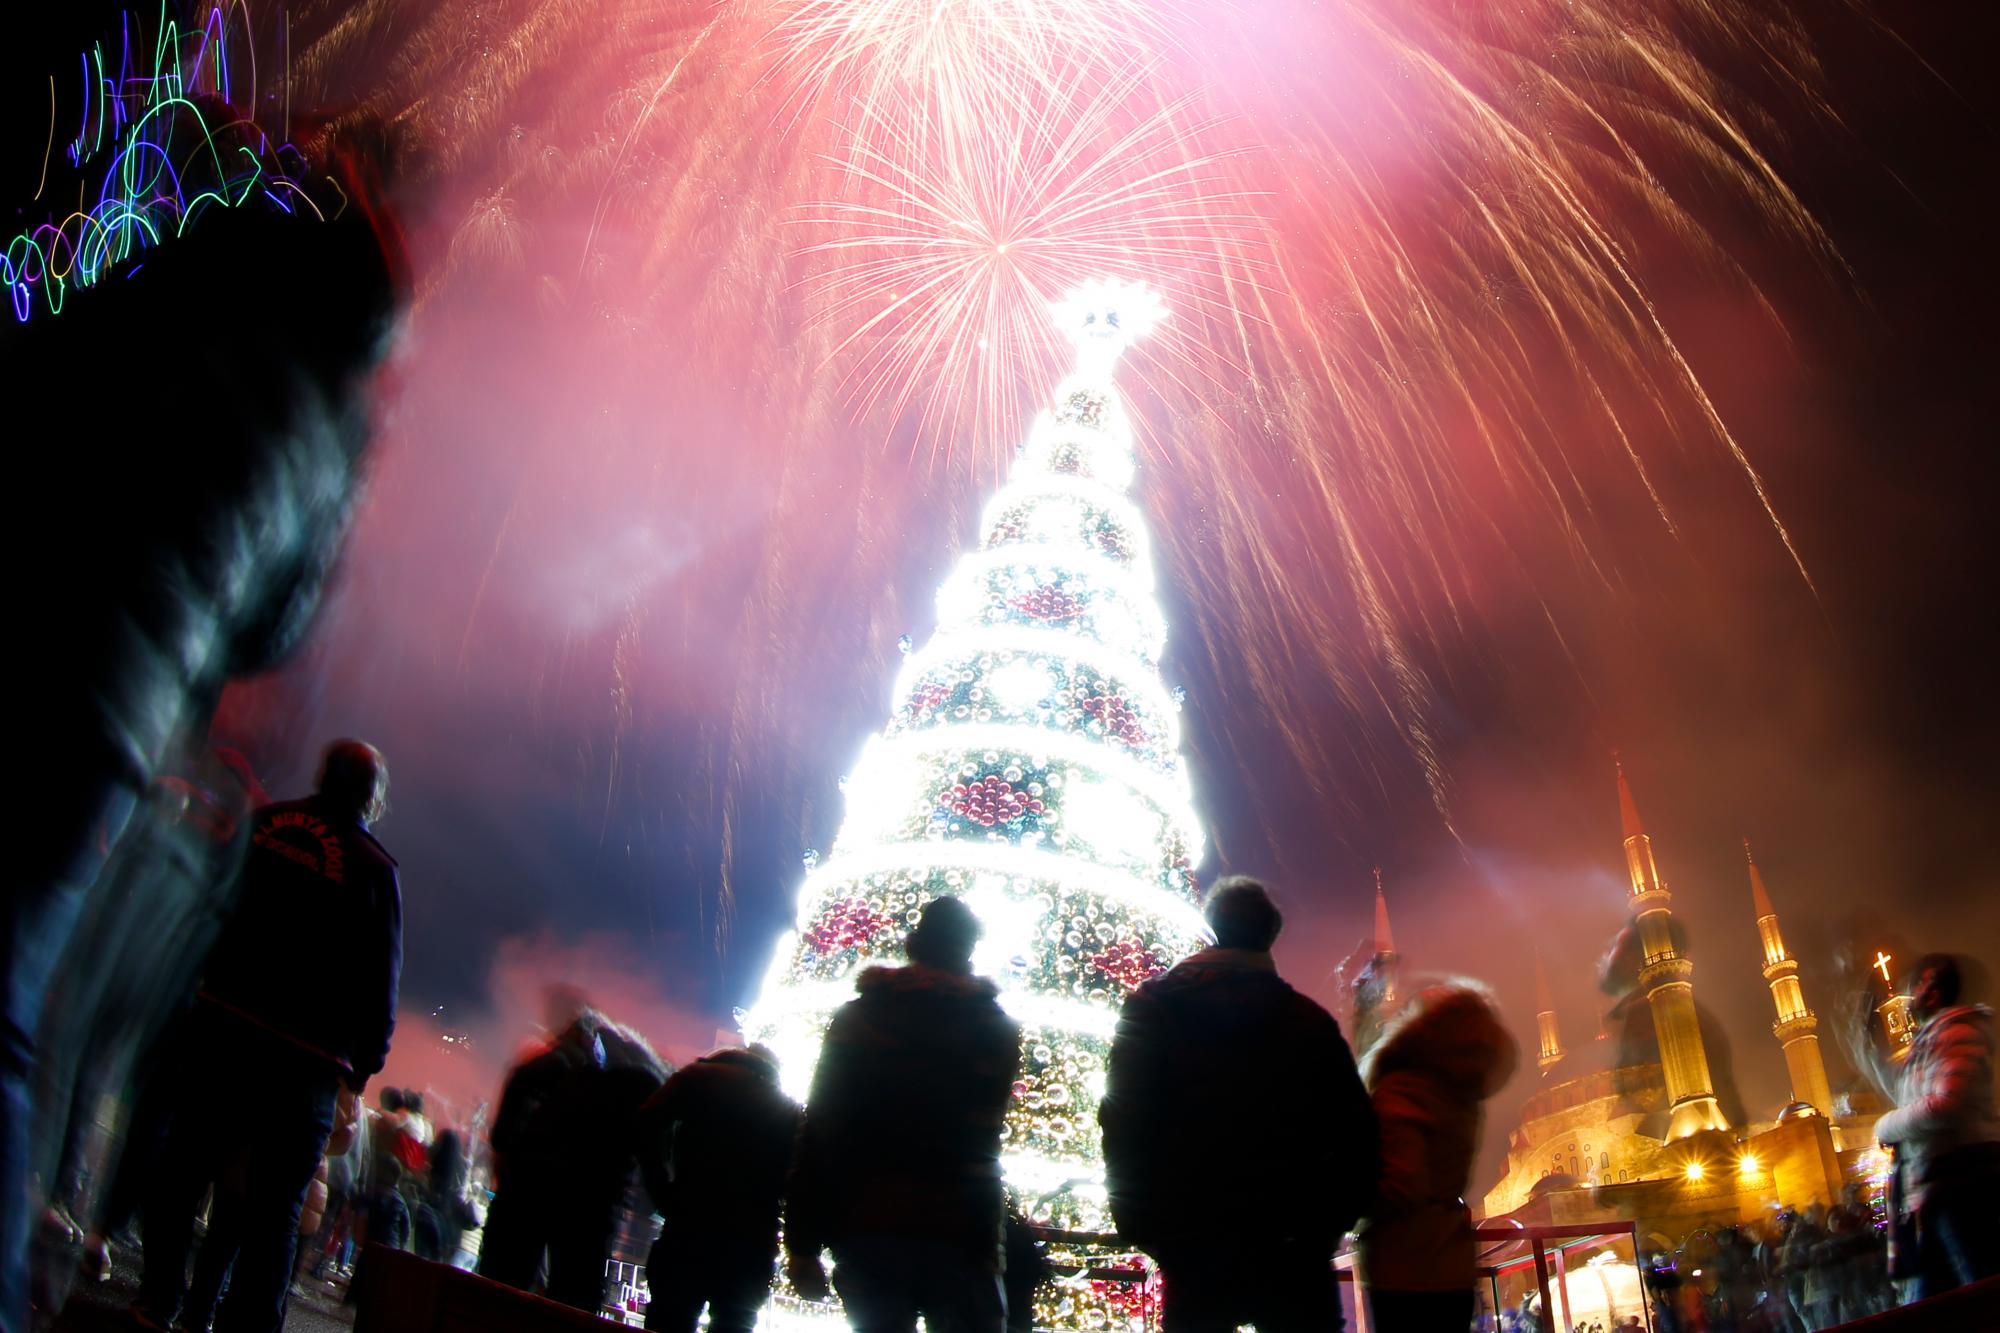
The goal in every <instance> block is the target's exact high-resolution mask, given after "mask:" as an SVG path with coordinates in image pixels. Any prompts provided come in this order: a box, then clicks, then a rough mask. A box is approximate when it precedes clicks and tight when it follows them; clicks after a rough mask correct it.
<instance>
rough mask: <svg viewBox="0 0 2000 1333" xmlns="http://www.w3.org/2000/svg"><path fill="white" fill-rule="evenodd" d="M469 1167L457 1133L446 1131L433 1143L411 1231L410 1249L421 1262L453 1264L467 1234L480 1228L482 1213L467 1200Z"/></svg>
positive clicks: (461, 1139) (461, 1140)
mask: <svg viewBox="0 0 2000 1333" xmlns="http://www.w3.org/2000/svg"><path fill="white" fill-rule="evenodd" d="M470 1165H471V1164H470V1163H469V1162H467V1160H466V1156H465V1140H464V1139H463V1138H462V1137H461V1136H460V1135H459V1133H458V1131H457V1130H455V1129H447V1130H443V1131H441V1132H440V1133H439V1134H438V1136H437V1137H436V1138H435V1139H434V1140H432V1142H431V1147H430V1165H429V1170H428V1171H427V1172H426V1173H425V1177H424V1187H423V1193H422V1196H421V1199H420V1201H419V1203H418V1205H417V1207H416V1209H415V1210H414V1211H415V1216H414V1217H413V1219H412V1221H411V1227H410V1248H411V1249H412V1250H414V1251H415V1252H416V1254H417V1257H418V1258H420V1259H429V1260H430V1261H432V1262H433V1263H441V1264H448V1263H450V1262H451V1261H452V1259H453V1258H454V1257H455V1256H456V1255H457V1254H458V1250H459V1246H460V1244H461V1243H462V1242H463V1241H464V1239H465V1233H466V1231H467V1230H468V1229H470V1228H472V1227H476V1226H478V1225H479V1212H478V1210H477V1209H476V1208H474V1207H473V1205H472V1201H471V1200H470V1199H469V1198H467V1197H466V1190H467V1189H468V1187H469V1185H470V1174H471V1173H470Z"/></svg>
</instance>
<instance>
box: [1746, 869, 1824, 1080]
mask: <svg viewBox="0 0 2000 1333" xmlns="http://www.w3.org/2000/svg"><path fill="white" fill-rule="evenodd" d="M1743 859H1744V860H1745V861H1746V862H1748V863H1749V866H1750V897H1751V900H1752V901H1753V902H1754V903H1755V904H1756V907H1757V934H1758V935H1759V936H1761V937H1762V939H1763V942H1764V980H1766V981H1768V982H1770V983H1771V1002H1772V1003H1773V1004H1775V1005H1776V1006H1777V1007H1778V1021H1777V1022H1776V1023H1775V1024H1773V1025H1772V1027H1771V1031H1772V1032H1774V1033H1775V1034H1777V1038H1778V1043H1779V1045H1781V1046H1783V1047H1784V1048H1785V1068H1786V1070H1787V1071H1789V1072H1790V1074H1791V1076H1792V1100H1793V1101H1795V1102H1804V1103H1805V1104H1806V1105H1808V1106H1810V1107H1812V1108H1813V1109H1814V1110H1815V1111H1818V1112H1819V1113H1820V1114H1821V1115H1825V1116H1830V1115H1832V1114H1833V1089H1832V1088H1831V1087H1830V1086H1829V1085H1828V1083H1827V1081H1826V1063H1825V1061H1823V1060H1822V1059H1821V1058H1820V1052H1819V1019H1817V1018H1815V1017H1814V1016H1813V1011H1812V1010H1810V1009H1808V1008H1806V1000H1805V995H1804V994H1803V993H1802V992H1801V991H1800V990H1799V964H1798V960H1797V959H1795V958H1793V957H1791V956H1790V955H1789V954H1787V953H1786V952H1785V939H1784V936H1782V935H1780V934H1779V933H1778V910H1777V909H1776V908H1775V907H1773V906H1771V895H1770V893H1768V892H1767V891H1766V890H1765V888H1764V872H1763V871H1761V870H1759V869H1758V868H1757V858H1756V857H1754V856H1752V855H1751V854H1750V839H1748V838H1745V839H1744V840H1743Z"/></svg>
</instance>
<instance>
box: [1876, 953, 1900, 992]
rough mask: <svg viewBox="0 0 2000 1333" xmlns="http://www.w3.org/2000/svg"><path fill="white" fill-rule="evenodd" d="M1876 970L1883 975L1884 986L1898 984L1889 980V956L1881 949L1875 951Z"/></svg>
mask: <svg viewBox="0 0 2000 1333" xmlns="http://www.w3.org/2000/svg"><path fill="white" fill-rule="evenodd" d="M1875 970H1876V971H1878V972H1880V973H1881V974H1882V984H1883V985H1885V986H1893V985H1895V984H1896V983H1895V982H1893V981H1891V980H1890V979H1889V955H1888V954H1886V953H1883V952H1882V951H1881V950H1880V949H1877V950H1876V951H1875Z"/></svg>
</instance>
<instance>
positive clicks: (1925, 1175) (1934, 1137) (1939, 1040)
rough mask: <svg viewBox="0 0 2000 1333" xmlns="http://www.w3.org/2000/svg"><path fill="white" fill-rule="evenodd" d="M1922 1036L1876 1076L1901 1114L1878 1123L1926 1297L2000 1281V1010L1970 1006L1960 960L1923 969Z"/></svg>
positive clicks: (1923, 963)
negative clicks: (1997, 1076)
mask: <svg viewBox="0 0 2000 1333" xmlns="http://www.w3.org/2000/svg"><path fill="white" fill-rule="evenodd" d="M1912 977H1913V980H1912V982H1911V985H1910V1014H1911V1017H1913V1018H1915V1019H1916V1020H1917V1024H1918V1027H1917V1031H1916V1035H1915V1036H1914V1037H1912V1038H1911V1040H1910V1050H1909V1054H1908V1055H1906V1056H1904V1057H1903V1062H1902V1065H1901V1066H1900V1067H1894V1066H1891V1065H1889V1064H1888V1063H1887V1062H1886V1061H1885V1060H1882V1059H1881V1058H1880V1055H1879V1052H1871V1053H1873V1054H1875V1056H1876V1059H1875V1063H1874V1067H1873V1068H1872V1069H1871V1071H1870V1072H1871V1074H1872V1076H1873V1077H1875V1078H1876V1079H1877V1081H1878V1082H1880V1083H1881V1084H1882V1085H1883V1087H1884V1088H1885V1090H1891V1091H1893V1093H1894V1095H1895V1099H1896V1109H1895V1110H1893V1111H1891V1112H1889V1113H1888V1114H1887V1115H1885V1116H1883V1117H1882V1118H1881V1119H1880V1120H1878V1121H1876V1122H1875V1137H1876V1139H1877V1141H1879V1142H1881V1143H1882V1144H1884V1145H1886V1146H1888V1147H1891V1148H1893V1149H1894V1150H1895V1153H1896V1171H1897V1173H1898V1175H1899V1177H1900V1179H1901V1181H1902V1186H1903V1202H1904V1207H1905V1208H1906V1209H1907V1211H1908V1212H1909V1214H1910V1217H1911V1219H1912V1221H1913V1222H1914V1224H1915V1230H1916V1264H1915V1270H1916V1271H1915V1274H1914V1276H1915V1291H1916V1295H1917V1296H1918V1297H1919V1298H1922V1297H1925V1296H1934V1295H1936V1294H1937V1293H1938V1292H1940V1291H1947V1290H1949V1289H1951V1288H1953V1287H1957V1286H1962V1285H1964V1284H1966V1283H1971V1282H1977V1281H1980V1280H1981V1279H1982V1278H1988V1277H1993V1276H1995V1275H1996V1274H2000V1204H1996V1202H1995V1200H1996V1199H2000V1107H1996V1105H1995V1101H1994V1093H1993V1047H1994V1039H1993V1011H1992V1010H1991V1009H1989V1008H1987V1007H1986V1006H1985V1005H1983V1004H1965V1003H1961V1001H1962V999H1963V996H1962V993H1961V992H1962V990H1963V985H1964V983H1963V981H1962V980H1961V974H1960V968H1959V963H1958V960H1957V959H1955V958H1953V957H1952V956H1951V955H1950V954H1929V955H1926V956H1925V957H1923V958H1920V959H1918V960H1917V965H1916V967H1915V968H1914V969H1913V970H1912Z"/></svg>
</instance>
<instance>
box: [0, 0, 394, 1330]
mask: <svg viewBox="0 0 2000 1333" xmlns="http://www.w3.org/2000/svg"><path fill="white" fill-rule="evenodd" d="M77 8H78V6H75V5H63V6H57V7H55V9H57V10H59V11H61V12H63V13H64V14H69V13H71V12H73V11H75V10H76V9H77ZM22 17H23V18H26V17H27V16H26V15H23V16H22ZM117 31H118V20H117V18H116V17H114V16H109V15H107V16H106V24H105V27H104V29H103V30H101V31H99V32H97V33H96V34H95V37H96V38H98V39H102V40H104V44H105V45H106V46H107V47H108V46H110V45H111V42H110V40H108V39H110V38H111V37H112V36H113V34H115V33H116V32H117ZM88 46H89V42H88V41H87V40H86V41H84V42H82V43H80V44H79V45H77V46H65V47H64V48H63V49H62V50H60V51H54V50H51V51H45V52H41V53H40V54H41V55H42V56H44V57H45V58H47V59H49V61H50V64H49V65H48V66H46V67H42V68H41V70H40V72H38V73H37V74H36V75H35V78H34V79H33V80H32V82H35V83H39V81H40V79H41V75H42V73H43V72H46V71H47V70H52V69H55V68H60V67H62V65H63V63H64V62H68V61H73V59H74V55H75V52H76V51H79V50H83V49H88ZM26 49H28V50H30V51H33V50H34V47H33V45H32V43H30V44H29V45H28V46H27V48H26ZM89 169H90V170H93V171H98V172H101V171H102V170H103V163H102V162H101V161H100V162H97V163H96V164H94V165H93V166H92V167H90V168H89ZM328 170H337V171H338V172H339V175H340V177H341V179H342V182H343V184H342V187H341V188H343V189H344V191H345V193H346V195H347V196H348V197H349V198H350V199H352V200H353V201H354V202H355V205H356V206H355V207H352V208H349V209H347V210H346V214H345V216H344V217H343V218H342V219H341V220H339V221H333V222H323V221H320V220H319V219H318V218H317V217H316V216H314V215H315V214H316V213H318V212H320V211H321V210H319V209H318V207H317V206H315V207H313V208H311V209H307V208H297V209H295V210H294V209H292V208H290V207H287V208H286V209H285V211H283V212H280V211H279V210H277V209H270V210H261V211H260V209H258V208H256V207H251V208H229V209H222V208H209V209H204V210H203V211H202V213H201V216H200V218H199V225H194V226H190V227H189V228H188V230H187V232H186V233H185V234H184V235H182V236H179V237H175V238H171V239H167V240H165V241H164V242H163V243H162V244H160V245H158V246H156V247H153V248H151V249H148V250H147V251H146V252H145V255H144V259H143V262H141V263H134V264H132V265H131V266H130V267H129V270H128V271H126V272H124V273H122V274H120V275H119V276H118V277H117V278H116V279H114V280H112V281H108V282H105V283H103V284H101V285H99V286H98V287H96V288H93V289H92V290H90V291H87V292H83V291H79V292H77V293H75V299H74V300H73V301H70V302H69V303H68V306H67V308H66V309H65V310H64V311H63V312H62V314H61V316H60V317H59V318H48V319H35V320H32V321H29V322H28V323H19V322H17V321H14V320H5V321H0V367H4V368H5V369H4V379H5V383H6V384H7V386H8V388H9V389H10V390H11V391H12V392H13V393H14V395H15V396H16V397H17V398H19V399H21V400H22V401H33V402H37V403H45V404H46V403H57V402H93V401H94V402H101V403H103V404H104V405H105V409H106V410H105V412H104V413H101V414H97V415H96V416H94V417H93V418H92V420H91V422H90V424H89V426H88V427H87V428H85V429H84V430H83V432H82V433H81V434H78V435H76V436H75V437H74V438H73V439H72V440H71V441H69V442H68V443H67V444H66V445H65V446H63V447H55V446H54V445H53V444H52V443H50V442H47V441H44V442H43V446H42V447H35V448H29V449H23V450H20V451H18V453H17V455H16V457H15V460H14V461H15V463H16V471H15V475H14V478H13V480H14V483H15V485H16V486H17V487H18V489H19V492H20V493H21V494H23V495H33V496H36V497H37V500H36V507H35V508H36V512H35V515H34V519H35V521H33V522H22V523H15V524H9V525H7V528H6V531H5V534H4V537H0V563H4V565H5V567H6V568H8V569H12V570H33V571H35V576H34V577H32V578H23V579H20V580H18V584H19V586H18V587H17V588H16V589H15V596H14V600H13V603H12V605H11V607H10V611H11V614H12V615H13V616H14V617H15V620H16V623H18V624H21V625H35V626H45V627H48V629H49V632H48V633H46V634H43V635H41V636H40V638H39V640H38V641H37V643H36V645H35V649H34V651H32V652H20V653H17V654H15V655H14V658H13V660H12V662H11V664H10V665H11V666H12V668H13V679H14V681H15V685H14V688H15V690H17V691H18V695H17V697H18V698H20V699H22V700H26V701H32V704H31V705H30V706H26V707H22V708H19V709H17V710H16V714H17V716H16V718H15V731H14V735H13V737H12V739H13V740H14V742H15V743H16V745H17V746H18V747H19V750H18V752H19V753H21V754H25V755H32V756H35V762H36V764H37V765H38V766H39V772H38V775H37V778H38V780H37V783H36V798H35V802H34V804H35V808H36V830H35V836H34V837H33V838H32V839H28V840H25V841H24V843H23V845H22V846H21V847H20V848H19V851H18V857H17V860H16V864H15V865H14V866H13V867H12V870H11V872H10V875H9V882H8V886H7V892H6V893H5V894H0V1326H4V1327H10V1328H17V1327H21V1326H22V1323H23V1319H24V1315H25V1309H26V1299H27V1298H26V1291H25V1263H24V1259H25V1252H26V1245H27V1240H28V1221H29V1219H30V1218H31V1217H32V1216H34V1212H35V1210H34V1209H33V1208H32V1206H31V1201H32V1197H33V1195H34V1194H35V1192H36V1191H35V1190H34V1188H33V1187H32V1186H31V1183H30V1180H29V1167H28V1160H27V1154H28V1151H29V1149H28V1142H27V1135H28V1132H29V1128H30V1125H31V1123H32V1120H31V1117H30V1108H29V1101H28V1097H29V1080H30V1077H31V1074H32V1071H33V1069H34V1066H35V1061H36V1053H37V1041H38V1037H37V1033H38V1030H39V1029H40V1027H41V1011H42V1006H43V1002H44V997H45V996H46V995H47V994H48V991H49V988H50V981H51V979H52V977H53V976H54V975H55V971H56V968H57V967H58V965H59V963H60V962H61V960H62V959H63V958H64V956H65V949H66V946H67V945H68V944H69V943H70V941H71V939H72V937H73V935H74V933H75V930H76V928H77V925H78V922H79V920H80V919H81V918H82V917H83V916H84V913H85V909H86V906H87V904H88V900H89V898H90V897H91V896H92V895H93V893H94V892H95V889H94V887H93V886H94V885H95V883H96V881H97V880H98V876H99V871H100V870H101V869H102V868H103V867H104V865H105V864H106V861H107V859H108V858H109V857H111V856H112V855H113V854H114V853H115V852H116V850H117V849H118V847H119V845H120V843H121V841H122V840H123V835H124V834H125V832H126V829H127V825H128V823H129V821H130V820H131V818H132V816H133V813H134V809H135V807H136V806H137V804H138V802H139V801H140V799H141V798H142V796H143V795H144V793H145V792H146V790H147V788H148V785H149V783H150V782H151V781H152V779H153V777H154V776H155V774H156V773H157V772H158V771H159V769H160V766H161V765H162V764H163V762H165V760H166V757H167V755H168V754H169V753H170V751H171V749H172V747H173V746H174V745H175V744H176V743H177V742H178V743H185V738H187V737H200V736H203V735H204V734H205V733H206V731H207V725H208V720H209V718H210V716H211V715H212V713H213V711H214V707H215V701H216V698H217V696H218V695H219V693H220V691H221V689H222V687H223V685H224V684H225V682H227V681H228V680H229V679H230V678H231V677H233V676H240V675H243V674H246V673H249V672H253V671H257V670H261V669H264V668H266V667H268V666H270V665H272V664H274V663H276V662H278V661H280V660H282V659H283V658H284V657H286V656H287V655H288V654H289V653H290V652H291V651H292V649H293V648H294V647H295V646H296V645H297V644H298V642H299V641H300V640H301V638H302V637H303V634H304V631H305V629H306V627H307V626H308V625H309V623H310V620H311V614H312V612H313V610H314V608H315V606H316V605H317V603H318V600H319V595H320V591H321V588H322V586H323V584H324V581H325V578H326V575H327V572H328V570H329V569H330V568H331V566H332V564H333V561H334V558H335V556H336V554H337V553H338V550H339V547H340V542H341V539H342V536H343V534H344V532H345V529H346V525H347V521H348V516H349V513H350V509H351V502H352V497H353V495H354V492H355V488H356V480H357V478H358V476H359V472H360V468H361V464H362V460H363V455H364V452H365V448H366V444H367V440H368V424H369V423H368V416H367V412H366V410H365V388H366V382H367V376H368V374H369V372H370V371H371V370H372V369H373V367H374V365H375V364H376V362H377V361H378V359H379V358H380V356H381V354H382V353H383V351H384V350H385V349H386V347H387V343H388V337H387V335H388V333H389V330H390V327H391V321H392V317H393V314H394V308H395V284H394V282H393V281H392V279H391V275H390V265H389V262H388V261H387V258H386V256H385V252H384V245H383V241H382V239H381V238H380V237H379V236H378V235H377V233H376V232H375V230H374V229H373V228H372V227H371V225H370V220H371V216H370V210H369V208H368V206H367V202H366V201H368V200H369V199H371V198H375V197H378V196H377V191H376V190H375V189H374V187H373V186H372V185H370V184H369V183H366V182H364V181H363V180H362V179H360V178H359V176H358V174H357V173H354V172H352V171H348V170H344V169H341V168H340V164H337V163H336V162H334V161H332V160H331V159H329V160H326V161H324V162H323V163H321V164H319V166H318V168H317V169H316V170H315V171H314V172H312V173H309V174H310V175H311V176H312V177H313V178H314V179H319V178H321V177H322V176H323V175H324V174H325V173H326V172H327V171H328ZM56 171H57V174H56V175H55V176H52V177H51V178H50V179H49V180H48V182H47V184H48V186H49V198H52V199H53V198H59V197H62V196H63V194H64V192H65V191H68V192H70V193H72V194H73V193H74V186H76V185H81V184H83V183H84V181H83V178H82V176H81V175H76V176H75V178H74V179H73V180H70V179H64V178H63V177H64V175H65V170H64V168H63V167H62V165H61V164H60V163H59V164H58V165H57V168H56ZM71 174H74V173H71ZM310 184H311V182H307V185H308V187H310ZM327 193H328V194H329V196H333V195H334V191H332V190H329V191H328V192H327ZM20 202H21V201H19V200H16V203H17V204H18V203H20ZM47 207H48V206H47V205H46V204H44V205H38V206H35V207H34V208H33V209H30V210H28V211H29V212H30V213H32V212H34V211H39V210H42V209H46V208H47ZM337 211H339V205H338V204H337V203H334V202H331V200H330V206H329V207H327V208H326V209H325V210H324V212H325V213H326V214H327V215H329V216H331V215H333V214H334V213H336V212H337ZM49 216H53V214H50V215H49ZM235 280H244V281H245V282H246V283H247V286H246V287H245V288H244V290H246V291H250V290H255V291H258V292H259V293H261V294H262V295H261V299H259V300H257V301H255V302H248V301H217V300H215V299H214V293H215V291H216V284H217V283H218V282H221V281H235ZM112 385H115V386H116V390H115V392H111V391H110V388H109V386H112ZM196 405H199V406H198V408H197V406H196ZM52 533H61V534H70V535H72V536H74V537H75V538H76V540H74V541H65V542H64V543H63V556H62V558H60V559H55V558H51V556H52V547H51V537H50V534H52ZM196 956H197V957H198V956H199V955H196ZM190 961H191V960H190ZM92 965H93V966H98V965H101V964H98V963H96V962H95V961H94V960H93V963H92ZM181 980H182V981H183V982H185V980H186V978H185V977H183V978H181ZM86 1021H89V1020H86ZM84 1036H85V1032H84V1031H81V1030H74V1029H65V1030H64V1031H62V1032H59V1033H55V1034H50V1033H47V1032H42V1033H41V1036H40V1040H43V1041H48V1040H50V1039H51V1038H53V1040H54V1042H55V1044H57V1045H60V1044H62V1043H64V1042H68V1041H72V1040H75V1041H81V1040H82V1039H83V1038H84ZM95 1054H96V1056H97V1058H105V1059H110V1058H114V1057H122V1056H123V1055H124V1054H125V1052H114V1051H98V1052H96V1053H95Z"/></svg>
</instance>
